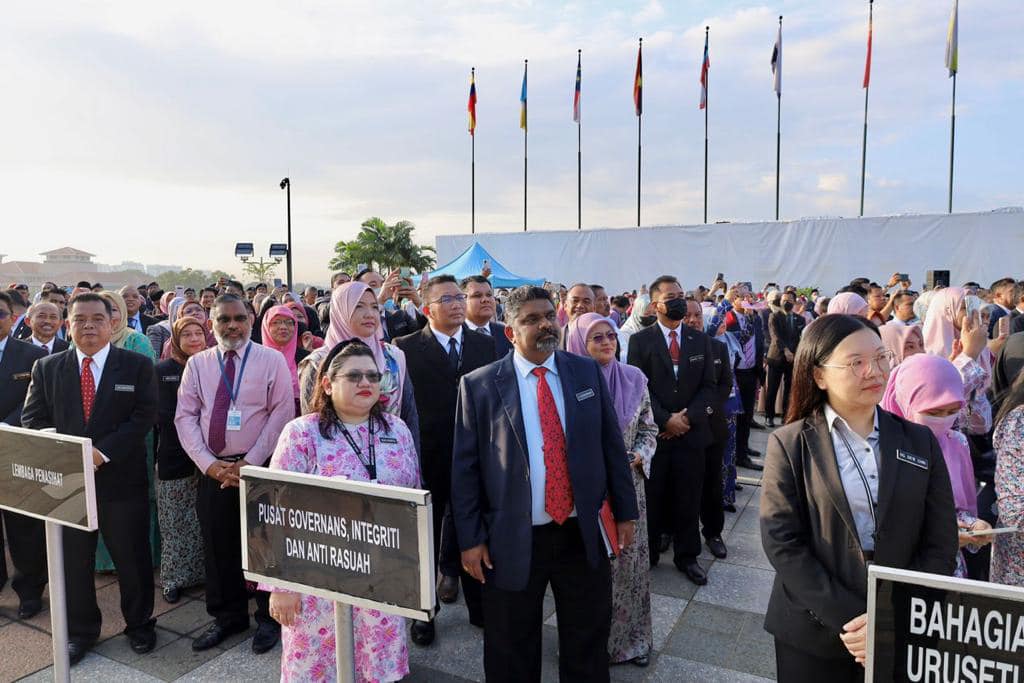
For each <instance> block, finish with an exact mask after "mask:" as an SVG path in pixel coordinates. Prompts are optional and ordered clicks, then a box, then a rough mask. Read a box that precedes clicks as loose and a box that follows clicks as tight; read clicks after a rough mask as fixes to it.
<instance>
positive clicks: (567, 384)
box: [451, 287, 638, 682]
mask: <svg viewBox="0 0 1024 683" xmlns="http://www.w3.org/2000/svg"><path fill="white" fill-rule="evenodd" d="M505 318H506V322H507V326H506V328H505V330H506V335H507V336H508V338H509V340H510V341H511V342H512V344H513V346H514V349H515V350H514V352H513V353H511V354H508V355H507V356H505V357H504V358H503V359H501V360H499V361H496V362H494V363H491V364H490V365H487V366H485V367H482V368H479V369H477V370H475V371H473V372H471V373H469V374H467V375H465V376H464V377H463V378H462V380H461V384H460V387H459V399H458V405H457V407H456V417H455V442H454V450H453V454H452V493H451V508H452V515H453V517H454V519H455V527H456V537H457V540H458V543H459V548H460V550H461V551H462V565H463V568H464V569H465V570H466V572H468V573H469V574H470V575H472V576H473V578H475V579H476V580H478V581H480V582H482V583H483V611H484V623H485V624H486V628H485V629H484V671H485V675H486V678H487V680H488V681H516V682H518V681H539V680H540V676H541V634H542V630H543V619H544V617H543V603H544V593H545V590H546V588H547V586H548V584H549V583H550V584H551V588H552V591H553V593H554V596H555V603H556V605H557V612H558V637H559V674H560V678H561V680H572V681H607V680H608V678H609V675H608V650H607V643H608V633H609V630H610V625H611V616H612V614H611V575H610V569H609V563H608V553H607V546H606V545H605V542H604V541H603V538H602V528H601V525H600V521H599V518H598V511H599V509H600V507H601V504H602V502H603V501H604V499H605V497H606V496H607V497H608V498H609V499H610V503H611V508H612V511H613V513H614V515H615V519H616V520H618V521H617V524H616V529H617V535H618V543H619V544H620V545H621V546H623V547H624V546H626V545H629V544H630V543H631V542H632V539H633V532H634V523H635V520H636V518H637V514H638V513H637V503H636V494H635V492H634V490H633V483H632V478H631V475H630V473H629V469H628V464H627V463H628V459H627V458H626V452H625V450H626V449H625V446H624V445H623V441H622V433H621V432H620V430H619V425H618V418H617V417H616V416H615V411H614V409H613V408H612V404H611V398H610V394H609V392H608V387H607V386H606V385H605V381H604V377H603V375H602V374H601V368H600V367H599V366H598V365H597V363H596V362H595V361H593V360H591V359H590V358H584V357H581V356H575V355H572V354H569V353H564V352H562V351H556V349H557V348H558V344H559V336H560V334H559V333H560V331H559V329H558V322H557V317H556V315H555V307H554V304H553V302H552V301H551V297H550V294H549V293H548V292H547V290H545V289H542V288H540V287H520V288H519V289H517V290H515V291H514V292H512V294H511V295H510V296H509V299H508V302H507V303H506V305H505Z"/></svg>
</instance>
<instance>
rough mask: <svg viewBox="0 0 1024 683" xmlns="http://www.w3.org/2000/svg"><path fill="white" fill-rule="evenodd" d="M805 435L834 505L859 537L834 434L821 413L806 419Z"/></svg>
mask: <svg viewBox="0 0 1024 683" xmlns="http://www.w3.org/2000/svg"><path fill="white" fill-rule="evenodd" d="M803 435H804V438H805V439H807V445H808V449H807V452H808V453H809V454H810V455H811V459H812V461H813V462H814V464H815V466H816V467H817V468H818V470H819V471H820V472H821V478H822V479H823V480H824V481H825V488H826V489H827V490H828V496H829V498H831V499H832V505H834V506H835V508H836V510H837V511H838V512H839V517H840V518H841V519H842V520H843V524H845V525H846V528H847V529H848V530H849V532H850V535H851V536H853V537H854V538H858V535H857V524H856V523H855V522H854V521H853V513H852V512H851V511H850V504H849V502H847V500H846V490H845V489H843V480H842V478H841V477H840V476H839V463H837V462H836V451H835V448H834V447H833V445H832V435H831V434H830V433H829V430H828V425H827V424H826V423H825V418H824V416H823V415H821V413H817V414H815V415H814V416H813V417H811V418H809V419H808V420H807V421H806V423H805V427H804V430H803Z"/></svg>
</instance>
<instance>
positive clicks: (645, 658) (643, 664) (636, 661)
mask: <svg viewBox="0 0 1024 683" xmlns="http://www.w3.org/2000/svg"><path fill="white" fill-rule="evenodd" d="M629 663H630V664H632V665H633V666H639V667H640V668H641V669H646V668H647V665H648V664H650V663H651V656H650V655H640V656H639V657H633V659H631V660H629Z"/></svg>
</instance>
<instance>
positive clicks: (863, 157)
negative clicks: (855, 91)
mask: <svg viewBox="0 0 1024 683" xmlns="http://www.w3.org/2000/svg"><path fill="white" fill-rule="evenodd" d="M874 9H875V0H868V39H869V40H870V38H871V30H872V28H871V21H872V19H873V15H874ZM869 50H870V47H869ZM870 55H871V53H870V52H868V56H869V57H870ZM870 90H871V79H870V77H869V78H868V82H867V83H866V84H865V86H864V138H863V140H862V141H861V150H860V217H861V218H863V217H864V170H865V168H867V160H868V93H869V92H870Z"/></svg>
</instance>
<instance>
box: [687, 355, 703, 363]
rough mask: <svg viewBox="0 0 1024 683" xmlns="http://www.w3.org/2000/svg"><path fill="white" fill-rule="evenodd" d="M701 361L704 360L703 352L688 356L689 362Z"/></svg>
mask: <svg viewBox="0 0 1024 683" xmlns="http://www.w3.org/2000/svg"><path fill="white" fill-rule="evenodd" d="M703 361H704V354H703V353H699V354H697V355H696V356H690V362H691V363H701V362H703Z"/></svg>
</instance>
